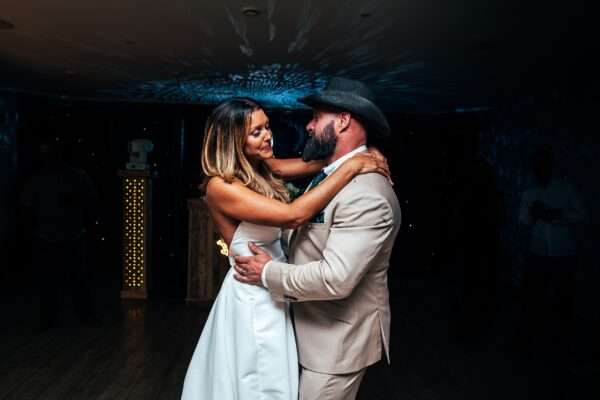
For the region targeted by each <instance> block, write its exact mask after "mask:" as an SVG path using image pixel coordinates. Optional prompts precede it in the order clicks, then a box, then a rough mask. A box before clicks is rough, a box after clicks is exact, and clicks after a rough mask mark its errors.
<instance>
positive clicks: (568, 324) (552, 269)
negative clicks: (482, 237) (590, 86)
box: [515, 147, 588, 384]
mask: <svg viewBox="0 0 600 400" xmlns="http://www.w3.org/2000/svg"><path fill="white" fill-rule="evenodd" d="M532 161H533V163H532V172H533V175H534V178H535V182H534V185H533V186H532V187H531V188H529V189H528V190H526V191H525V192H524V193H523V197H522V201H521V206H520V211H519V222H520V224H521V225H522V226H523V227H525V228H526V229H528V233H529V256H528V262H527V266H526V268H525V271H524V273H523V281H522V290H523V306H524V307H523V315H522V316H523V318H522V319H521V321H520V324H519V326H518V334H517V336H516V338H515V345H516V347H517V348H518V349H520V350H532V349H536V348H537V349H543V351H542V353H543V354H545V355H546V356H549V357H550V359H551V361H553V362H552V363H551V365H552V366H553V367H557V368H554V370H555V371H562V370H563V369H564V368H565V367H567V363H568V359H569V348H570V343H571V339H572V328H573V322H574V321H573V316H574V313H573V305H574V299H575V274H576V270H577V262H578V259H577V241H576V228H577V227H578V226H581V225H582V224H584V223H586V222H587V221H588V213H587V210H586V207H585V206H584V203H583V200H582V199H581V196H580V195H579V193H578V191H577V189H576V188H575V186H574V184H573V183H572V182H571V181H570V180H568V179H566V178H558V177H556V176H555V172H554V166H555V162H554V154H553V152H552V149H551V148H550V147H539V148H538V149H537V150H536V151H535V152H534V155H533V159H532ZM534 344H535V345H537V346H535V347H532V345H534ZM563 375H564V374H562V373H561V372H558V375H557V376H559V377H562V376H563ZM561 379H562V378H561ZM559 380H560V379H559ZM554 383H556V384H559V383H560V382H558V381H555V382H554Z"/></svg>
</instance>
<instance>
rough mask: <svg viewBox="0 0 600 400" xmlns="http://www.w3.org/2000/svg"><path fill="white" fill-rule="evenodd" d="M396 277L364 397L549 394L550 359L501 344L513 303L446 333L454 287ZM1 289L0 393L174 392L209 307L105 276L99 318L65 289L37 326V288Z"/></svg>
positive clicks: (582, 358) (581, 379) (587, 370)
mask: <svg viewBox="0 0 600 400" xmlns="http://www.w3.org/2000/svg"><path fill="white" fill-rule="evenodd" d="M98 279H99V281H101V280H102V277H99V278H98ZM397 281H398V282H401V283H399V284H398V287H394V288H392V290H393V293H394V296H393V302H392V313H393V326H392V366H391V367H383V366H379V367H377V368H375V369H373V370H372V371H370V373H368V375H367V378H366V380H365V382H364V384H363V387H362V389H361V398H362V399H375V400H377V399H386V400H387V399H402V400H406V399H418V400H435V399H461V400H464V399H478V400H480V399H538V398H539V399H547V398H551V394H552V393H551V392H552V385H551V383H552V380H553V379H554V378H556V377H555V375H553V372H552V371H551V369H549V368H548V367H547V364H548V363H547V360H545V359H543V358H540V357H535V356H531V355H529V356H526V355H522V354H519V353H514V352H510V351H508V350H507V349H508V340H507V338H508V337H509V335H508V333H509V329H510V323H509V321H510V318H509V317H510V315H509V310H510V307H509V306H506V307H504V308H501V311H500V313H499V315H498V316H497V318H496V319H495V321H494V322H493V324H492V325H491V326H490V327H489V328H488V329H487V330H486V331H485V332H483V333H481V334H480V335H478V336H476V338H474V339H471V340H467V341H465V340H462V341H461V340H458V339H457V338H456V337H455V336H453V335H452V334H450V333H449V332H451V329H449V327H451V326H452V321H451V320H450V315H451V313H449V310H448V304H449V302H448V301H447V300H448V298H449V297H448V296H450V295H451V290H452V289H451V288H449V287H448V285H447V284H446V283H445V282H446V281H445V280H444V279H442V278H441V277H436V276H435V275H428V274H412V275H411V274H408V275H407V276H406V277H405V279H402V280H397ZM107 282H109V281H108V280H107ZM2 296H3V297H2V305H1V308H0V311H1V312H2V315H3V320H4V322H6V324H3V325H4V326H3V329H2V332H1V334H0V399H44V400H51V399H61V400H64V399H111V400H117V399H132V400H137V399H140V400H141V399H144V400H148V399H164V400H168V399H178V398H179V396H180V393H181V385H182V382H183V378H184V375H185V371H186V368H187V364H188V362H189V360H190V357H191V355H192V352H193V349H194V346H195V344H196V341H197V339H198V336H199V334H200V332H201V329H202V325H203V323H204V321H205V319H206V316H207V310H206V309H201V308H198V307H189V306H185V305H184V304H183V303H182V302H181V301H175V300H172V301H167V300H160V301H159V300H153V301H147V302H144V301H120V300H118V288H115V287H114V284H112V286H111V284H110V282H109V283H108V284H107V285H105V287H104V288H102V289H100V288H96V291H95V293H94V298H95V299H96V304H97V307H98V310H99V319H100V320H99V321H98V322H96V323H93V324H89V325H81V324H80V323H79V322H78V321H77V319H76V318H75V317H74V316H73V311H72V307H70V304H69V302H68V299H66V300H65V301H64V307H63V309H62V314H61V319H60V323H59V324H58V326H57V327H55V328H53V329H50V330H46V331H39V330H36V329H35V326H34V325H33V321H34V320H35V318H34V316H35V304H36V303H35V296H34V293H29V292H19V294H17V293H16V291H13V292H11V293H10V294H6V293H4V294H3V295H2ZM581 331H582V332H586V330H585V329H583V330H581ZM590 342H591V338H588V337H585V333H580V336H579V340H578V343H579V344H580V345H579V347H580V348H578V350H577V351H578V352H579V353H577V352H576V354H579V355H577V357H576V362H575V363H574V367H573V368H571V369H570V370H569V371H567V372H566V373H565V374H563V375H561V379H564V380H565V382H567V384H568V387H569V393H570V397H569V398H575V399H585V398H589V391H590V390H591V388H590V386H589V385H590V382H591V375H590V374H591V371H592V369H591V367H589V363H588V360H587V359H586V354H587V353H586V351H587V350H589V348H587V344H586V343H590Z"/></svg>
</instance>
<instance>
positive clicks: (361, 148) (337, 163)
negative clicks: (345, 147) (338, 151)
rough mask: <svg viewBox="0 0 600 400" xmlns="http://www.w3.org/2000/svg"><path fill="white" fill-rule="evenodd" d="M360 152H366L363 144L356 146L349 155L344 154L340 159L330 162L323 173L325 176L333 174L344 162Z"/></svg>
mask: <svg viewBox="0 0 600 400" xmlns="http://www.w3.org/2000/svg"><path fill="white" fill-rule="evenodd" d="M361 151H367V146H365V145H364V144H363V145H361V146H358V147H357V148H355V149H354V150H352V151H351V152H350V153H347V154H344V155H343V156H342V157H340V158H338V159H337V160H335V161H334V162H332V163H331V164H329V165H328V166H326V167H325V168H323V172H324V173H325V175H327V176H329V175H331V174H332V173H333V171H335V170H336V169H338V167H339V166H340V165H342V164H343V163H344V161H346V160H347V159H349V158H350V157H352V156H353V155H355V154H356V153H360V152H361Z"/></svg>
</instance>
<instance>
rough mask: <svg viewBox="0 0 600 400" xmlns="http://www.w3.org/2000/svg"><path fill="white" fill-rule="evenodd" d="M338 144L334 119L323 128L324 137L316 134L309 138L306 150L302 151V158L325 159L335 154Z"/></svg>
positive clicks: (307, 159)
mask: <svg viewBox="0 0 600 400" xmlns="http://www.w3.org/2000/svg"><path fill="white" fill-rule="evenodd" d="M336 145H337V136H335V129H334V128H333V121H331V122H330V123H329V124H328V125H326V126H325V128H323V135H322V137H320V138H319V137H317V136H316V134H315V135H313V136H311V137H310V138H308V140H307V141H306V145H304V151H303V152H302V160H304V161H312V160H324V159H326V158H327V157H329V156H330V155H332V154H333V152H334V150H335V146H336Z"/></svg>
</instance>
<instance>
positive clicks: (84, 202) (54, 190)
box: [20, 142, 98, 330]
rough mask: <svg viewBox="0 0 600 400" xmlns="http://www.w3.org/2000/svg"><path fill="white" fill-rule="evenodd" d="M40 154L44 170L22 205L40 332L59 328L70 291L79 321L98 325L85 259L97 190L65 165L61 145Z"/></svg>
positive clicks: (41, 147) (45, 145) (78, 171)
mask: <svg viewBox="0 0 600 400" xmlns="http://www.w3.org/2000/svg"><path fill="white" fill-rule="evenodd" d="M38 150H39V157H40V158H39V160H40V166H39V169H38V171H37V172H35V173H34V174H33V175H32V176H31V177H30V178H29V180H28V181H27V182H26V183H25V186H24V188H23V191H22V193H21V196H20V204H21V207H22V213H23V216H24V217H25V219H26V221H27V230H28V232H29V233H30V236H31V254H32V264H33V271H34V274H35V276H36V283H37V289H38V291H39V300H40V304H39V318H40V321H39V322H40V326H39V328H40V329H41V330H45V329H48V328H51V327H53V326H54V325H55V324H56V322H57V318H58V314H59V306H60V300H61V299H60V294H61V292H63V291H65V290H66V291H68V292H69V293H70V295H71V298H72V301H73V305H74V307H75V311H76V313H77V316H78V317H79V319H80V321H81V322H84V323H88V322H93V321H94V320H95V316H94V313H93V310H92V302H91V298H90V291H89V276H88V271H87V268H86V260H85V256H86V225H87V224H88V223H90V221H91V220H92V215H93V212H94V210H95V209H96V204H97V201H98V195H97V192H96V188H95V186H94V183H93V182H92V180H91V179H90V177H89V176H88V175H87V174H86V173H85V171H83V170H82V169H78V168H74V167H72V166H69V165H68V164H67V163H66V162H65V161H64V157H63V151H62V148H61V145H60V144H59V143H57V142H45V143H41V144H40V145H39V149H38Z"/></svg>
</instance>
